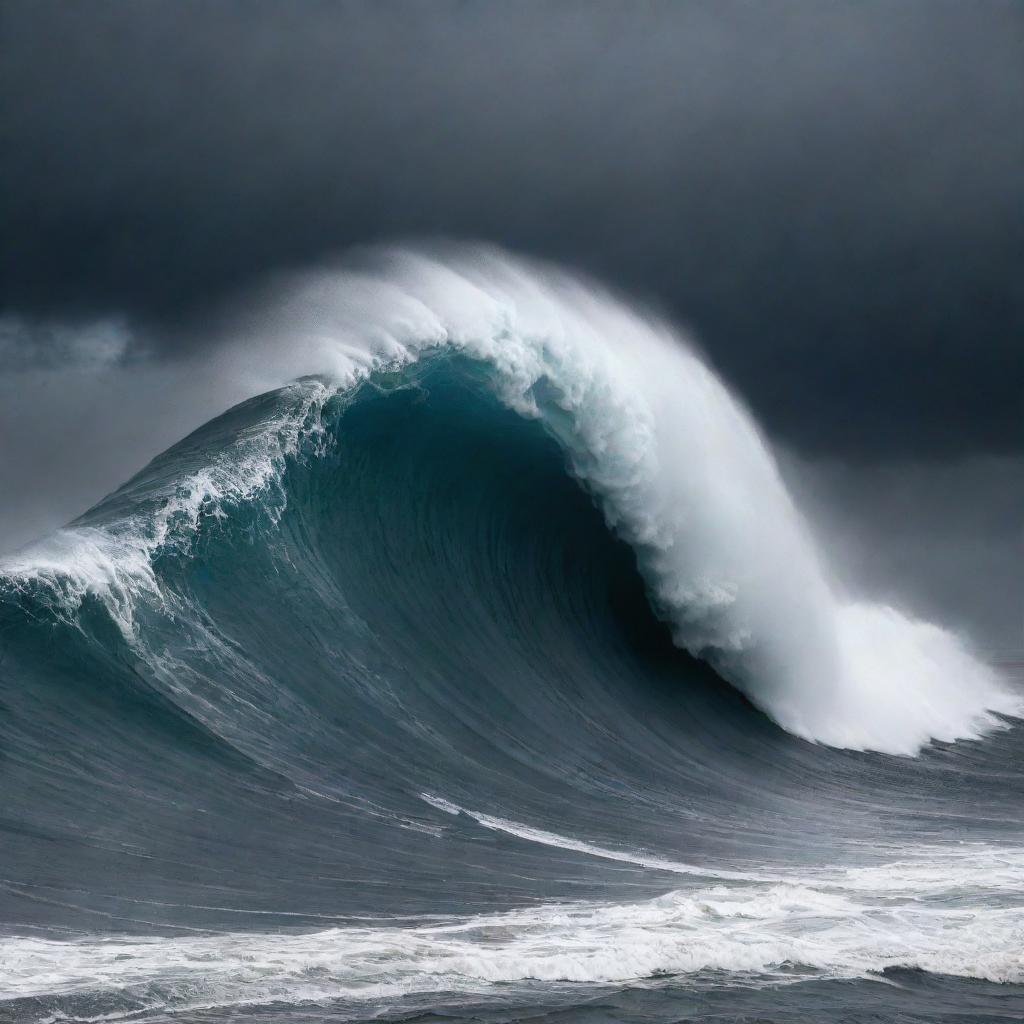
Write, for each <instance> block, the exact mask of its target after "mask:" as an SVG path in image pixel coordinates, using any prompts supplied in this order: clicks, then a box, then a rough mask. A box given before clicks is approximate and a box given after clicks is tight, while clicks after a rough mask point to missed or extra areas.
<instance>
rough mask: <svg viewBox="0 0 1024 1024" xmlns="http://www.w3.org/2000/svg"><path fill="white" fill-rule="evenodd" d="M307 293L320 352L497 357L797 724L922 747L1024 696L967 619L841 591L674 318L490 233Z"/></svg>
mask: <svg viewBox="0 0 1024 1024" xmlns="http://www.w3.org/2000/svg"><path fill="white" fill-rule="evenodd" d="M287 295H288V297H287V299H286V300H284V301H281V302H280V303H279V310H280V312H279V316H278V318H277V319H273V318H272V323H273V331H274V333H275V336H287V337H288V338H289V344H290V345H295V346H297V350H298V351H301V352H302V353H303V355H302V358H301V360H300V367H301V369H302V370H304V371H307V372H309V371H313V370H315V369H317V368H320V367H322V366H324V365H326V364H327V363H328V362H329V361H330V360H331V359H332V358H337V356H336V353H335V355H333V356H332V354H331V352H332V349H333V347H334V346H341V347H342V349H343V351H344V353H345V358H346V359H349V360H350V361H351V353H352V352H353V351H357V350H360V346H361V351H362V352H363V353H364V356H363V359H362V360H361V361H359V367H360V369H359V370H357V371H356V374H357V375H358V373H359V372H362V370H365V369H366V368H368V367H372V366H374V365H383V364H384V363H402V362H407V361H411V360H415V359H416V358H417V357H418V356H419V355H420V354H422V353H423V352H425V351H427V350H430V349H433V348H436V347H438V346H442V345H445V346H450V347H452V348H454V349H456V350H458V351H461V352H464V353H466V354H468V355H470V356H473V357H475V358H477V359H481V360H485V361H486V362H488V363H490V364H491V365H492V366H493V367H495V369H496V370H497V375H498V388H499V393H500V395H501V397H502V399H503V400H504V401H505V402H506V403H507V404H508V405H509V406H510V407H511V408H513V409H515V410H517V411H518V412H520V413H521V414H523V415H525V416H529V417H537V418H540V420H541V421H542V422H543V423H544V425H545V426H546V427H547V429H548V430H549V431H550V432H551V433H552V434H554V435H555V436H556V437H557V438H558V439H559V440H560V442H561V443H562V444H563V445H564V447H565V449H566V451H567V453H568V455H569V457H570V459H571V463H572V466H573V469H574V472H575V473H576V474H577V475H578V476H579V477H580V478H581V479H582V480H583V481H584V482H585V483H586V485H587V486H588V487H589V488H590V489H591V490H592V491H593V493H594V494H595V495H596V496H597V497H598V498H599V500H600V502H601V505H602V508H603V510H604V514H605V516H606V518H607V520H608V522H609V524H610V525H611V526H613V527H614V528H615V529H616V530H617V531H618V532H619V533H620V534H621V535H622V536H623V537H624V538H625V539H626V540H627V541H629V542H630V543H631V544H632V545H633V546H634V548H635V549H636V550H637V552H638V556H639V559H640V564H641V569H642V571H643V572H644V574H645V576H646V578H647V580H648V583H649V585H650V587H651V590H652V593H653V597H654V600H655V603H656V604H657V606H658V607H659V609H660V611H661V612H662V613H663V614H664V615H665V617H666V618H667V619H668V621H669V622H670V624H671V626H672V628H673V633H674V636H675V639H676V642H677V643H678V644H679V645H680V646H682V647H684V648H686V649H687V650H689V651H690V652H691V653H693V654H695V655H698V656H700V657H704V658H707V659H708V660H710V661H711V662H712V663H713V664H715V665H716V667H717V668H718V669H719V670H720V671H721V672H722V674H723V675H724V676H725V677H726V678H728V679H729V680H730V681H731V682H732V683H733V684H734V685H736V686H737V687H738V688H740V689H741V690H743V691H744V692H745V693H746V694H747V696H749V697H750V699H751V700H752V701H754V703H756V704H757V705H758V706H759V707H761V708H762V709H763V710H764V711H765V712H767V713H768V714H769V715H770V716H771V717H772V718H774V719H775V720H776V721H777V722H778V723H779V724H780V725H782V726H783V727H784V728H786V729H788V730H789V731H791V732H793V733H796V734H797V735H800V736H803V737H805V738H807V739H810V740H814V741H819V742H823V743H828V744H832V745H835V746H843V747H851V748H857V749H876V750H881V751H886V752H890V753H899V754H912V753H915V752H917V751H918V750H919V749H920V747H921V746H923V745H924V744H926V743H927V742H929V741H930V740H933V739H936V740H945V741H952V740H956V739H962V738H967V737H976V736H978V735H980V734H981V733H983V732H984V731H985V730H987V729H991V728H995V727H997V726H998V719H997V718H995V717H994V716H993V714H992V712H999V713H1003V714H1010V715H1013V714H1020V712H1021V702H1020V699H1019V698H1018V697H1017V696H1015V695H1011V694H1010V693H1009V692H1007V690H1006V689H1005V687H1004V685H1003V683H1002V680H1000V679H999V677H998V676H997V674H996V673H995V671H994V670H993V669H991V668H990V667H989V666H987V665H985V664H984V663H982V662H981V661H980V660H978V659H977V658H976V657H975V656H974V655H973V654H972V653H971V652H970V650H969V648H968V646H967V644H966V642H965V641H964V640H963V639H962V638H960V637H958V636H955V635H953V634H951V633H949V632H948V631H945V630H942V629H940V628H938V627H936V626H932V625H930V624H928V623H923V622H918V621H915V620H914V619H913V618H912V617H910V616H908V615H906V614H905V613H903V612H902V611H900V610H898V609H896V608H891V607H885V606H880V605H871V604H868V603H864V602H854V601H849V600H846V599H845V598H844V597H843V596H842V595H841V594H840V593H839V592H838V591H837V589H836V588H835V586H834V585H833V584H832V582H831V581H830V578H829V573H828V569H827V565H826V563H825V561H824V560H823V558H822V557H821V554H820V552H819V551H818V550H817V548H816V546H815V544H814V542H813V541H812V539H811V536H810V533H809V531H808V529H807V527H806V525H805V523H804V521H803V519H802V517H801V515H800V513H799V511H798V510H797V509H796V507H795V506H794V503H793V501H792V500H791V497H790V495H789V493H788V492H787V490H786V488H785V486H784V484H783V482H782V478H781V476H780V474H779V471H778V468H777V466H776V462H775V459H774V457H773V455H772V453H771V451H770V450H769V447H768V446H767V444H766V443H765V442H764V440H763V439H762V437H761V436H760V434H759V432H758V430H757V428H756V426H755V425H754V423H753V421H752V419H751V417H750V416H749V415H748V414H747V412H746V411H745V410H744V409H743V408H742V406H741V405H740V403H739V402H737V401H736V399H735V398H733V396H731V395H730V394H729V392H728V391H727V389H726V388H725V387H724V385H723V384H722V383H721V381H719V380H718V379H717V378H716V377H715V375H714V374H713V373H712V372H711V371H710V370H709V368H708V367H707V366H706V365H705V364H704V363H703V362H702V361H701V359H700V358H699V357H698V355H697V354H696V353H695V352H694V350H693V349H692V347H691V346H690V345H689V344H688V342H687V341H686V340H685V339H684V338H683V337H681V336H680V334H679V333H678V332H676V331H674V330H672V329H671V328H670V327H668V326H667V325H666V324H664V323H661V322H659V321H657V320H655V319H653V318H651V317H647V316H644V315H642V314H641V313H639V312H637V311H634V310H631V309H628V308H626V307H625V306H624V305H622V304H621V303H620V302H618V301H616V300H615V299H613V298H612V297H610V296H609V295H608V294H606V293H605V292H603V291H601V290H600V289H598V288H596V287H594V286H593V285H590V284H585V283H582V282H580V281H579V280H576V279H574V278H572V277H571V276H569V275H566V274H563V273H560V272H557V271H553V270H552V269H551V268H546V267H538V266H535V265H529V264H525V263H523V262H520V261H516V260H513V259H511V258H509V257H507V256H505V255H503V254H501V253H499V252H497V251H495V250H492V249H482V248H479V247H476V248H472V249H468V250H467V249H465V248H463V249H457V250H453V251H448V252H447V253H446V254H445V255H444V256H443V257H441V256H436V255H429V254H425V253H415V252H409V251H405V250H402V251H397V252H395V251H392V252H388V253H385V254H383V255H380V254H378V259H377V263H376V265H375V268H374V269H370V270H363V271H361V272H358V273H357V272H352V271H347V272H331V273H323V274H319V275H314V276H313V277H312V278H310V277H307V278H304V279H302V280H300V281H299V282H298V283H295V284H294V285H293V286H292V288H291V289H290V291H288V293H287Z"/></svg>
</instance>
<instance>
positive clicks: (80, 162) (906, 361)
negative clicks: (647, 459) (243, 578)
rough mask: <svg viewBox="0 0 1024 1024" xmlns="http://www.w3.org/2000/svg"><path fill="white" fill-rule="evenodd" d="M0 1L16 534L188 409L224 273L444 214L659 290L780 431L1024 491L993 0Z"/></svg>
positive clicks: (1022, 197)
mask: <svg viewBox="0 0 1024 1024" xmlns="http://www.w3.org/2000/svg"><path fill="white" fill-rule="evenodd" d="M0 11H2V15H0V18H2V20H0V27H2V31H0V44H2V57H3V61H2V67H0V128H2V133H0V146H2V161H0V246H2V274H0V304H2V313H0V317H2V319H0V374H2V376H3V380H2V382H0V384H2V388H0V397H2V398H3V407H2V408H0V429H2V430H3V431H4V435H5V437H4V442H3V443H4V445H5V448H6V451H5V453H4V455H3V461H2V462H0V470H2V471H3V473H4V475H5V476H6V478H7V481H8V485H9V487H8V498H7V501H6V502H3V501H0V512H2V511H3V508H6V509H7V510H8V512H7V520H6V523H7V525H8V533H9V535H10V536H11V537H15V536H16V537H18V538H19V539H20V538H22V537H23V536H25V535H27V533H28V532H31V529H30V526H26V517H27V519H28V521H30V525H31V524H35V523H36V522H37V520H38V521H43V520H46V521H47V524H48V525H49V519H51V518H53V516H55V515H58V514H64V513H68V514H70V513H71V512H73V511H76V509H72V508H70V507H66V506H67V505H68V502H69V501H70V500H71V498H70V497H68V495H71V494H73V495H74V496H75V498H76V499H77V497H78V496H79V494H82V495H85V494H87V493H88V492H89V486H88V485H87V483H86V482H87V481H89V480H95V481H102V483H103V487H104V488H105V487H108V486H112V485H113V484H114V483H116V482H117V480H116V478H115V477H116V474H117V473H119V472H122V470H123V469H125V468H127V469H128V470H130V469H131V468H134V467H133V466H131V465H129V466H127V467H124V466H122V462H124V461H126V460H129V459H132V458H141V457H143V456H144V455H149V454H152V453H153V452H152V451H151V450H149V449H150V448H152V447H153V445H154V444H155V443H156V442H157V441H159V442H160V443H166V442H167V441H170V440H173V439H174V437H173V436H171V431H172V430H177V429H178V428H179V427H180V426H182V425H184V424H185V422H186V421H187V420H188V419H189V417H190V416H191V415H192V413H193V406H195V408H197V409H198V408H199V405H195V402H191V403H190V401H189V400H188V399H187V397H186V396H185V395H184V391H185V389H186V383H185V382H186V381H187V379H188V376H187V374H185V372H184V371H183V370H181V367H184V366H186V365H187V364H188V361H189V360H194V359H195V358H196V352H197V350H201V349H202V348H203V347H204V346H206V345H209V344H211V342H210V335H209V334H208V333H207V332H204V330H203V323H204V317H206V316H208V315H209V313H210V311H211V310H214V309H217V308H219V307H220V306H221V305H222V304H224V303H226V302H230V301H231V296H232V295H233V294H234V293H236V292H238V291H239V290H244V289H248V288H250V287H251V286H252V285H253V284H254V282H258V281H259V280H260V279H261V278H262V277H263V276H264V275H266V274H267V273H269V272H273V271H277V270H281V269H289V268H293V267H302V266H305V265H314V264H316V263H317V262H318V261H320V260H323V259H325V258H328V257H330V256H332V255H334V254H336V253H338V252H340V251H343V250H345V249H346V248H347V247H349V246H351V245H354V244H360V243H366V242H375V241H388V240H396V239H397V240H400V239H403V238H408V237H431V236H434V235H443V236H449V237H456V238H482V239H487V240H489V241H494V242H498V243H500V244H503V245H507V246H509V247H512V248H513V249H515V250H517V251H520V252H523V253H526V254H530V255H537V256H542V257H546V258H550V259H554V260H558V261H561V262H564V263H567V264H569V265H571V266H576V267H579V268H581V269H583V270H585V271H587V272H590V273H592V274H594V275H596V276H598V277H599V278H601V279H603V280H605V281H607V282H609V283H611V284H612V285H613V286H616V287H618V288H620V289H623V290H625V291H627V292H630V293H633V294H636V295H637V296H638V297H640V298H641V299H643V300H644V301H646V302H648V303H652V304H654V305H655V306H657V307H660V308H662V309H663V310H665V311H667V312H668V313H669V315H670V316H672V317H673V318H674V319H676V320H678V321H680V322H682V323H684V324H687V325H689V326H690V327H691V328H692V330H693V331H694V333H695V334H696V336H697V337H698V338H699V339H700V341H701V344H702V345H703V347H704V349H705V350H706V352H707V353H708V354H709V356H710V358H711V360H712V361H713V362H714V364H715V365H716V366H717V368H718V369H719V370H720V371H721V372H722V374H723V375H724V377H725V378H726V379H727V380H728V381H729V382H730V383H731V384H732V385H733V386H734V387H735V388H736V389H737V390H738V391H739V393H740V394H741V395H742V396H743V398H744V399H745V400H746V401H747V403H748V404H749V405H750V406H751V407H752V408H753V410H754V412H755V414H756V416H757V417H758V419H759V420H760V422H761V423H762V425H763V426H764V427H765V429H766V430H767V432H768V433H769V435H770V436H771V437H772V438H773V439H774V440H775V441H776V442H777V443H778V444H780V445H781V446H783V447H784V448H786V449H788V450H789V451H791V452H793V453H794V454H795V456H796V457H797V458H798V459H805V460H811V461H815V462H818V463H819V464H826V463H827V464H828V465H830V466H834V465H837V464H838V465H843V466H848V467H851V470H850V471H851V472H854V471H856V472H859V473H860V474H861V477H863V478H865V479H868V478H870V479H876V477H875V476H872V475H871V474H876V473H877V472H884V471H885V470H884V467H885V466H899V465H908V466H909V465H912V466H914V467H915V472H930V471H931V469H936V471H937V468H941V467H950V466H953V467H960V469H958V470H957V472H960V471H961V470H962V467H963V466H964V465H966V464H968V463H970V464H972V465H982V464H984V465H986V466H989V467H993V466H994V467H996V469H995V470H992V472H990V473H989V474H988V476H986V477H985V480H986V481H988V482H987V483H985V482H983V481H981V480H980V479H975V477H974V476H971V477H970V479H971V481H972V489H973V490H972V493H973V492H977V493H981V494H983V493H986V492H988V491H993V492H998V495H999V501H998V502H997V504H999V503H1001V507H1003V506H1005V507H1006V509H1007V511H1006V512H1005V516H1006V517H1007V521H1008V522H1013V521H1015V519H1014V517H1015V516H1016V515H1017V512H1024V509H1022V506H1021V492H1022V491H1024V487H1022V486H1021V483H1020V479H1019V473H1018V470H1019V467H1020V466H1021V465H1024V463H1022V462H1021V461H1020V458H1021V456H1024V4H1022V3H1019V2H1016V0H974V2H965V0H961V2H948V0H928V2H924V0H887V2H878V0H858V2H853V0H850V2H835V0H765V2H761V3H755V2H736V0H714V2H710V0H703V2H702V0H690V2H683V0H679V2H671V3H625V2H621V3H608V2H589V3H574V2H568V0H566V2H561V3H550V2H547V3H529V2H522V3H505V2H497V0H496V2H492V3H478V2H445V0H432V2H422V3H414V2H407V3H389V2H380V3H346V2H341V0H334V2H330V3H322V2H319V0H299V2H275V3H268V2H263V0H245V2H236V0H216V2H214V0H207V2H203V3H196V2H190V0H175V2H173V3H169V2H150V0H137V2H131V3H129V2H120V3H108V2H103V0H87V2H85V0H83V2H78V3H73V2H64V3H53V2H50V0H7V2H4V3H3V4H2V5H0ZM97 325H99V326H97ZM82 331H85V332H86V333H87V334H88V332H90V331H91V332H92V335H89V336H90V337H95V336H96V334H97V332H99V334H100V335H103V332H108V333H109V332H111V331H113V332H114V333H115V334H117V335H118V338H120V337H121V335H122V334H123V337H124V338H126V339H127V342H126V344H127V351H126V355H125V357H126V358H127V359H129V360H148V361H150V362H152V363H153V366H154V367H162V368H163V369H162V371H160V372H165V373H166V377H165V381H166V385H165V388H164V393H165V396H166V399H167V401H166V407H165V408H163V409H162V410H161V409H154V408H153V402H152V400H151V397H148V398H147V399H146V404H147V409H148V411H149V419H150V420H151V424H156V426H152V425H151V427H150V428H149V429H148V431H147V430H146V429H141V430H140V429H139V428H134V429H130V428H127V427H126V420H127V418H128V417H129V416H130V415H134V414H136V413H138V411H139V410H138V409H137V408H136V406H137V405H138V402H137V401H136V403H135V404H134V405H133V403H132V400H131V398H130V397H129V396H128V395H127V393H118V394H117V395H116V396H115V395H114V393H113V392H112V391H109V390H104V388H105V385H104V384H103V382H102V381H101V380H99V379H98V378H96V379H94V378H93V377H82V376H81V371H80V370H78V371H76V372H78V373H79V376H78V377H76V378H75V391H76V394H75V396H74V397H73V398H67V397H62V396H64V395H65V391H64V388H65V387H66V383H65V382H64V381H63V379H62V378H61V377H60V371H61V369H62V367H63V366H64V364H65V363H66V362H74V361H75V359H76V358H77V357H76V355H75V353H76V352H77V351H78V349H77V348H76V344H77V342H75V340H74V339H75V338H76V337H77V336H78V335H80V334H81V332H82ZM136 338H144V339H145V351H144V352H143V351H141V350H138V351H137V348H138V343H137V342H136V341H135V340H133V339H136ZM69 339H71V340H69ZM120 343H121V342H120V341H119V340H117V339H115V340H114V342H112V344H114V346H115V348H116V347H117V345H119V344H120ZM100 344H101V346H102V344H104V342H102V338H101V342H100ZM176 367H177V369H176ZM152 372H153V373H157V372H158V371H157V370H156V369H154V370H153V371H152ZM176 374H177V376H176ZM211 401H212V399H211ZM200 404H201V403H200ZM111 406H113V407H114V409H113V411H111ZM117 407H120V408H122V410H123V413H122V414H121V415H118V413H117ZM41 408H42V409H44V410H45V412H41V411H40V409H41ZM61 409H64V410H65V411H64V412H61V411H60V410H61ZM68 409H70V411H67V410H68ZM203 409H204V410H205V406H203ZM168 410H171V411H168ZM175 410H176V412H175ZM175 417H177V418H175ZM179 421H180V422H179ZM161 424H163V425H164V428H163V433H161V430H160V429H158V427H159V426H160V425H161ZM188 425H194V424H188ZM69 432H70V433H74V435H75V437H76V438H77V439H78V440H76V441H73V440H69V439H68V438H69ZM28 434H31V435H32V437H31V438H29V437H28V436H27V435H28ZM125 435H129V436H127V437H126V436H125ZM165 435H166V436H165ZM83 437H84V438H90V439H91V440H92V445H91V446H90V447H91V451H92V454H91V456H89V457H86V456H84V455H83V454H82V453H83V452H84V451H85V448H86V446H85V444H84V442H82V440H81V438H83ZM15 449H16V450H15ZM100 449H103V450H104V451H106V450H107V449H110V450H115V449H116V450H117V451H118V452H120V453H121V455H120V459H119V458H115V457H114V456H113V455H103V454H98V452H99V451H100ZM62 451H63V452H65V455H64V456H63V457H62V456H61V454H60V453H61V452H62ZM67 452H71V453H72V454H71V455H68V454H66V453H67ZM879 466H882V467H883V468H882V469H878V467H879ZM41 467H42V468H41ZM922 467H923V468H922ZM929 467H931V469H930V468H929ZM971 472H973V470H972V471H971ZM983 475H984V474H983ZM833 476H834V474H833ZM1011 477H1012V479H1010V478H1011ZM79 478H81V483H80V485H79V484H75V483H74V481H76V480H79ZM69 480H70V481H71V483H68V482H67V481H69ZM46 481H48V482H46ZM62 481H63V482H62ZM94 486H98V484H94ZM931 486H932V485H929V486H928V487H924V488H923V490H922V493H927V494H928V495H929V498H928V499H927V501H928V503H929V504H930V503H931V502H932V500H933V497H934V495H933V493H932V490H929V488H930V487H931ZM1014 491H1015V492H1016V497H1014V498H1013V500H1012V501H1010V502H1009V503H1007V497H1006V496H1007V494H1008V493H1011V492H1014ZM50 495H56V497H55V498H54V499H53V500H52V501H51V500H50ZM96 496H97V495H95V494H89V498H90V500H91V499H92V498H94V497H96ZM847 497H848V496H847ZM922 500H924V499H922ZM979 500H980V499H979ZM842 504H843V505H844V507H849V506H850V501H848V500H847V498H846V497H844V499H843V501H842ZM854 504H855V503H854ZM12 509H14V510H15V511H13V512H12V511H10V510H12ZM19 509H20V511H17V510H19ZM54 509H56V510H59V511H54ZM19 517H20V518H19ZM39 517H41V519H39ZM16 520H17V521H16ZM965 521H966V522H968V523H974V522H975V519H974V518H972V517H971V516H970V515H969V516H967V518H966V520H965ZM12 523H13V524H14V525H13V526H11V525H10V524H12ZM4 524H5V520H4V518H3V515H0V546H3V536H2V534H3V528H4ZM965 528H966V527H965ZM1006 529H1009V530H1011V532H1012V530H1013V529H1016V527H1006ZM1014 536H1017V535H1016V534H1014Z"/></svg>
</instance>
